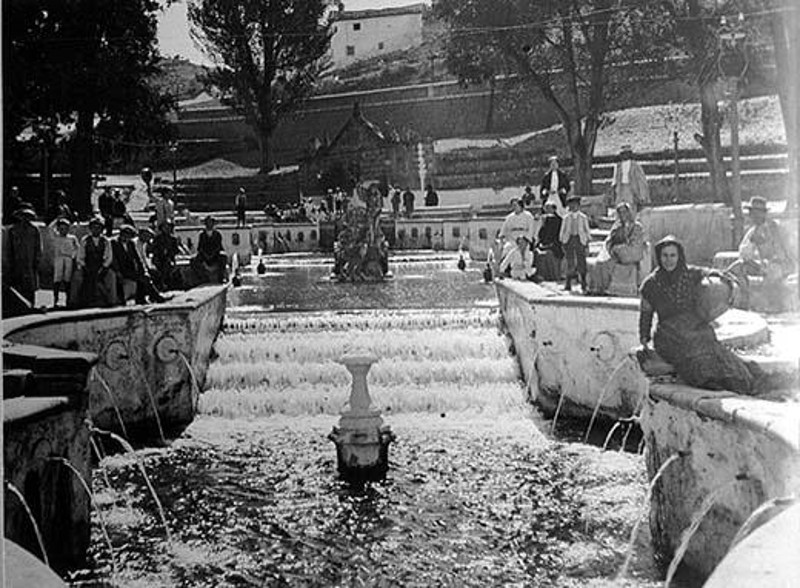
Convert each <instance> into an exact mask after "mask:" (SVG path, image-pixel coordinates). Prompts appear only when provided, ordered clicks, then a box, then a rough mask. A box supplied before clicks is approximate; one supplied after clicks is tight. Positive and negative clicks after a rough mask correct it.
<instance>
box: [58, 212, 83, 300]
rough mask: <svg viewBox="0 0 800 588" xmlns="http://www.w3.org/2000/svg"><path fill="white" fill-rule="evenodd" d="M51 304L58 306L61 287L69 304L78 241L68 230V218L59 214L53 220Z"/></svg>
mask: <svg viewBox="0 0 800 588" xmlns="http://www.w3.org/2000/svg"><path fill="white" fill-rule="evenodd" d="M53 225H55V227H54V228H55V230H54V231H53V306H54V307H57V306H58V293H59V291H60V290H61V289H62V288H63V290H64V295H65V296H66V297H67V306H69V305H70V302H69V295H70V282H71V281H72V270H73V268H74V267H75V258H76V257H77V256H78V249H79V248H80V243H78V238H77V237H76V236H75V235H73V234H71V233H70V232H69V227H70V221H69V219H67V218H65V217H63V216H61V217H58V218H57V219H56V220H55V221H53Z"/></svg>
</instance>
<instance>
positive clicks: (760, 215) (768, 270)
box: [728, 196, 794, 311]
mask: <svg viewBox="0 0 800 588" xmlns="http://www.w3.org/2000/svg"><path fill="white" fill-rule="evenodd" d="M744 208H745V209H746V210H747V214H748V217H749V218H750V221H751V223H752V226H751V227H750V228H749V229H748V230H747V232H746V233H745V235H744V237H743V238H742V242H741V243H740V244H739V259H738V260H736V261H735V262H734V263H733V264H732V265H731V266H730V267H728V271H729V272H731V273H732V274H733V275H735V276H736V278H737V280H738V281H739V284H740V286H741V287H742V290H741V296H740V298H739V300H738V301H737V304H736V306H739V307H741V308H745V309H747V308H748V307H749V306H750V280H749V279H748V276H762V277H763V278H764V291H765V293H766V294H767V296H768V298H769V304H770V306H771V307H773V310H778V311H779V310H781V309H782V307H783V296H784V290H785V288H786V284H785V281H786V276H788V275H789V273H790V272H791V271H792V269H793V267H794V263H793V261H792V256H791V254H790V253H789V249H788V247H787V246H786V241H785V240H784V238H783V235H782V234H781V230H780V227H779V226H778V224H777V223H776V222H775V221H774V220H771V219H768V218H767V201H766V199H764V198H762V197H761V196H753V197H752V198H751V199H750V202H748V203H747V204H745V205H744Z"/></svg>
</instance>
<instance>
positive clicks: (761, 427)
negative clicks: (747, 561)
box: [640, 382, 800, 586]
mask: <svg viewBox="0 0 800 588" xmlns="http://www.w3.org/2000/svg"><path fill="white" fill-rule="evenodd" d="M640 422H641V426H642V429H643V431H644V434H645V438H646V441H647V445H646V447H647V449H646V456H647V468H648V472H649V475H650V477H651V478H652V477H653V476H654V474H655V473H656V471H657V470H658V468H659V467H660V466H661V464H663V463H664V462H665V461H666V460H667V459H668V458H669V456H671V455H679V456H680V457H679V458H678V460H677V461H676V462H674V463H672V464H670V465H669V466H667V468H666V470H665V471H664V474H663V475H662V477H661V478H660V481H659V482H658V483H657V485H656V486H655V491H654V493H653V500H652V503H651V516H650V525H651V530H652V536H653V540H654V542H655V545H656V549H657V551H659V552H660V553H661V554H662V555H663V556H664V557H665V558H667V559H669V558H671V557H672V555H673V554H674V552H675V550H676V549H677V548H678V546H679V545H680V543H681V541H682V533H683V531H684V529H686V528H687V527H688V526H689V525H690V524H691V521H692V517H693V516H696V515H697V511H698V509H699V508H700V506H701V504H702V502H703V501H704V500H705V499H708V497H710V496H711V497H713V507H712V508H711V510H710V511H709V512H708V514H707V515H706V516H705V517H704V518H703V520H702V523H701V524H700V526H699V528H698V530H697V532H696V533H695V535H694V536H693V537H692V539H691V541H690V543H689V546H688V550H687V552H686V555H685V556H684V558H683V562H684V564H685V565H687V566H688V567H689V568H691V569H692V570H693V571H694V572H695V573H698V574H699V575H701V576H702V577H707V576H708V575H709V574H711V572H712V571H713V570H714V568H715V567H716V566H717V564H718V563H719V562H720V561H721V560H722V559H723V558H724V557H725V555H726V553H727V552H728V550H729V549H730V547H731V542H732V540H733V538H734V536H735V535H736V533H737V531H738V530H739V528H740V527H741V526H742V524H743V523H744V522H745V521H746V520H747V518H748V517H749V516H750V514H751V513H752V512H753V511H755V510H756V508H758V507H759V506H760V505H762V504H763V503H764V502H765V501H767V500H770V499H773V498H780V497H785V496H787V495H790V494H794V495H797V493H798V492H800V405H798V404H797V403H796V402H782V403H779V402H770V401H766V400H760V399H757V398H750V397H743V396H738V395H735V394H732V393H728V392H712V391H708V390H699V389H694V388H690V387H688V386H685V385H679V384H667V383H657V382H652V383H651V384H650V389H649V395H648V401H647V402H646V403H645V404H644V407H643V410H642V414H641V421H640ZM776 540H778V541H789V542H791V543H792V544H794V545H796V544H797V541H798V540H800V531H799V530H798V529H795V530H794V535H791V536H787V537H782V538H776ZM738 585H742V586H744V584H738Z"/></svg>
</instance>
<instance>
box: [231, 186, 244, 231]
mask: <svg viewBox="0 0 800 588" xmlns="http://www.w3.org/2000/svg"><path fill="white" fill-rule="evenodd" d="M234 208H235V209H236V226H237V227H243V226H245V225H246V224H247V192H246V191H245V189H244V186H242V187H241V188H239V192H237V194H236V198H235V200H234Z"/></svg>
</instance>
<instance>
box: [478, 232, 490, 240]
mask: <svg viewBox="0 0 800 588" xmlns="http://www.w3.org/2000/svg"><path fill="white" fill-rule="evenodd" d="M487 238H488V235H487V234H486V229H478V239H480V240H481V241H486V239H487Z"/></svg>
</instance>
